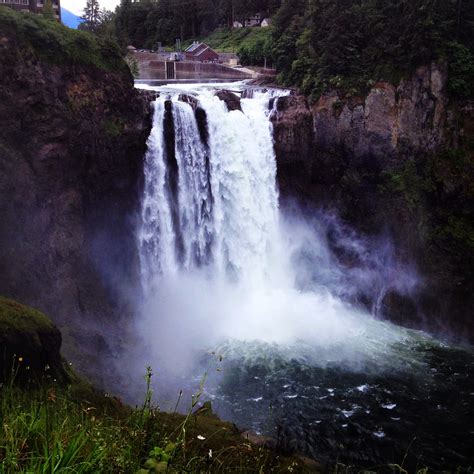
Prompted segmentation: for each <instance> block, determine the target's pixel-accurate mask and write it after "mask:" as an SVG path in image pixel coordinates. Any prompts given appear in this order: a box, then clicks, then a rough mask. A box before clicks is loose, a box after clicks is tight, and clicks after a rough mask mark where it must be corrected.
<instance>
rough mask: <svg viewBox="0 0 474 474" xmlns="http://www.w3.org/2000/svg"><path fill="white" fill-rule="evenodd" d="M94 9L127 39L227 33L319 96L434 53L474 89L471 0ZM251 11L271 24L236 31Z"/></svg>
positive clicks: (408, 67) (456, 90)
mask: <svg viewBox="0 0 474 474" xmlns="http://www.w3.org/2000/svg"><path fill="white" fill-rule="evenodd" d="M93 3H95V4H97V0H89V2H88V7H89V11H90V9H91V5H89V4H93ZM92 10H93V9H92ZM95 11H96V12H97V15H96V16H95V18H92V19H89V18H87V15H86V21H85V23H84V25H83V26H82V28H83V29H89V30H91V31H93V32H96V33H98V34H101V35H107V36H113V37H115V38H116V39H117V41H118V42H119V43H120V44H121V45H122V47H125V46H127V45H129V44H132V45H133V46H135V47H137V48H149V49H154V48H156V47H157V45H158V44H159V43H161V44H162V45H163V46H173V45H174V44H175V41H176V39H180V40H181V41H182V42H186V41H191V40H195V39H202V38H206V37H209V35H211V36H210V40H209V42H210V43H212V46H213V47H217V48H218V49H219V46H220V44H219V41H221V42H222V43H223V47H222V49H223V50H224V51H227V50H229V49H230V50H232V51H235V52H237V53H239V55H240V57H241V60H242V63H243V64H245V65H263V63H264V61H265V60H266V61H267V62H268V64H273V65H274V66H275V67H276V69H277V71H278V73H279V76H278V77H279V81H280V82H281V84H283V85H287V86H297V87H299V88H300V89H301V90H302V91H303V92H304V93H306V94H309V95H313V96H318V95H319V94H320V93H321V92H322V91H324V90H327V89H328V88H337V89H340V90H343V91H345V92H349V93H360V92H364V91H366V90H368V89H369V88H370V87H371V86H372V85H373V84H374V83H375V82H376V81H378V80H388V81H390V82H394V83H397V82H398V81H399V80H400V79H401V78H402V77H406V76H407V75H410V74H411V73H412V72H413V70H414V69H415V68H416V67H417V66H419V65H421V64H427V63H430V62H431V61H433V60H435V61H442V62H445V63H446V64H447V65H448V66H449V72H450V83H449V88H450V92H451V94H452V95H453V96H455V97H457V98H468V97H472V96H473V94H474V92H473V90H474V53H473V47H474V34H473V33H474V2H471V1H468V0H444V1H439V0H410V1H408V0H356V1H354V0H311V1H308V0H256V1H251V0H243V1H240V0H239V1H237V0H141V1H132V0H122V2H121V5H120V6H119V7H118V8H117V9H116V11H115V13H111V12H102V13H100V12H101V10H100V9H99V8H96V10H95ZM255 14H261V15H262V17H263V16H265V17H268V16H270V17H272V20H273V26H272V27H271V28H266V29H265V31H261V32H259V34H253V33H252V32H251V33H252V34H249V31H248V30H249V29H243V31H242V33H240V32H238V30H234V32H232V28H231V27H232V25H233V24H234V22H235V21H239V22H242V21H245V19H247V18H249V17H251V16H252V15H255ZM88 20H91V21H88ZM254 29H255V30H257V29H258V28H257V29H256V28H254ZM229 46H230V48H229Z"/></svg>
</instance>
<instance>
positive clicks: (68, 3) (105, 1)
mask: <svg viewBox="0 0 474 474" xmlns="http://www.w3.org/2000/svg"><path fill="white" fill-rule="evenodd" d="M119 3H120V0H99V4H100V6H101V8H106V9H107V10H112V11H113V10H115V7H116V6H117V5H118V4H119ZM61 6H62V7H63V8H65V9H66V10H69V11H70V12H72V13H74V14H75V15H79V16H81V15H82V12H83V10H84V7H85V6H86V0H61Z"/></svg>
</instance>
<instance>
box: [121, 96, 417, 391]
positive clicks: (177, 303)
mask: <svg viewBox="0 0 474 474" xmlns="http://www.w3.org/2000/svg"><path fill="white" fill-rule="evenodd" d="M188 90H189V89H188ZM191 92H192V89H191ZM278 94H281V91H279V92H278V93H277V94H276V95H278ZM196 95H197V98H198V100H199V105H200V107H202V108H203V110H204V111H205V113H206V117H207V127H208V133H209V144H208V145H206V144H203V143H202V142H201V141H200V140H201V139H200V135H199V131H198V127H197V124H196V120H195V117H194V111H193V109H192V108H191V106H190V105H189V104H185V103H183V102H180V101H179V100H178V95H177V94H176V95H175V94H172V93H170V94H169V95H166V96H165V97H162V98H160V99H158V100H157V102H156V104H155V118H154V128H153V131H152V134H151V136H150V140H149V151H148V154H147V157H146V160H145V191H144V193H145V194H144V199H143V209H142V224H141V226H140V228H139V229H138V232H137V240H138V245H139V249H140V261H141V279H142V293H143V294H142V297H141V298H139V302H138V303H137V317H136V320H135V322H134V325H133V329H134V331H135V333H136V337H137V339H136V341H139V342H138V344H137V345H136V346H135V347H130V348H129V351H128V352H127V354H126V360H124V361H121V367H122V369H123V368H124V367H126V372H127V373H134V374H137V373H138V374H140V373H143V371H144V367H145V366H151V367H153V369H154V370H155V371H157V373H158V374H160V375H159V377H158V379H159V380H160V381H161V384H163V385H165V386H166V390H164V389H162V392H161V393H163V391H166V392H167V394H168V396H170V394H172V393H173V391H174V392H175V393H178V391H179V390H181V389H184V388H186V386H189V384H190V383H191V384H192V383H195V384H196V383H197V380H198V378H199V376H201V375H203V373H204V371H206V370H208V369H207V368H206V367H205V364H204V365H203V363H202V362H203V360H207V362H209V361H211V366H213V365H214V366H213V367H211V370H214V369H216V367H217V366H218V364H217V363H214V362H213V358H212V357H210V358H209V354H211V355H212V354H214V355H215V354H219V357H221V358H224V359H225V358H227V359H231V358H236V357H240V356H245V357H247V358H248V357H254V358H255V359H258V358H259V357H260V358H261V357H266V356H268V354H269V353H274V354H276V355H277V356H278V357H279V358H283V359H286V360H291V359H294V358H295V357H296V358H299V359H301V360H305V361H306V363H310V364H312V365H314V366H319V367H324V366H326V365H328V364H340V365H341V366H344V367H349V368H350V369H351V370H359V371H361V370H367V366H368V365H371V367H372V368H373V366H374V360H377V363H376V365H377V367H378V368H379V370H386V369H388V368H390V367H393V364H397V357H398V356H397V355H396V354H400V349H399V345H400V344H403V343H404V342H405V341H406V340H410V339H411V338H413V337H419V336H418V335H414V334H413V333H412V332H410V331H408V330H405V329H403V328H399V327H397V326H395V325H393V324H390V323H387V322H384V321H382V319H383V312H382V311H381V301H382V300H383V297H384V295H385V294H386V292H387V291H388V290H390V289H391V290H396V291H397V292H399V293H400V294H404V295H414V294H415V293H416V290H417V287H418V285H419V284H420V281H419V278H418V277H417V274H416V270H415V269H414V268H412V267H411V266H410V265H402V264H400V262H399V261H398V259H397V256H396V255H395V252H394V248H393V245H392V244H391V241H390V238H389V236H387V235H383V234H381V235H378V236H373V237H371V238H368V237H361V236H359V235H357V233H356V232H354V231H353V230H351V229H350V228H348V227H347V226H345V225H343V224H342V223H341V222H340V220H339V219H338V217H337V216H336V215H334V214H330V213H327V212H323V211H320V210H317V209H305V210H302V209H301V208H300V207H299V206H298V205H297V204H296V203H295V202H285V203H280V199H279V195H278V190H277V186H276V164H275V157H274V152H273V141H272V140H273V139H272V128H271V123H270V120H269V117H270V114H271V113H274V112H273V110H272V109H271V108H269V107H268V102H269V100H270V99H271V98H272V93H271V92H270V93H266V94H262V93H261V94H253V96H252V98H249V99H242V109H243V112H241V111H233V112H228V111H227V108H226V105H225V103H224V102H223V101H221V100H219V99H218V98H217V97H215V96H214V95H213V93H212V91H207V90H204V91H203V90H199V92H198V93H196ZM165 100H168V101H171V103H172V117H171V116H170V114H167V112H166V110H165V106H164V102H165ZM166 120H173V122H174V130H175V133H176V137H175V144H174V146H175V148H174V149H173V150H172V151H171V152H170V150H169V144H168V143H167V142H166V139H165V135H164V133H163V129H164V127H165V126H166ZM172 160H176V165H173V163H172ZM174 166H177V168H178V170H179V171H178V175H177V180H178V183H179V188H178V192H176V190H173V187H172V186H170V185H169V183H168V179H170V176H171V175H170V173H171V172H172V169H173V167H174ZM395 346H396V347H397V350H396V351H395V349H394V350H392V349H391V348H392V347H395ZM270 348H271V350H270ZM399 359H400V360H399V364H403V363H404V361H403V357H402V358H399ZM196 377H197V378H196ZM190 380H191V381H192V380H194V381H195V382H189V381H190ZM215 383H218V382H215ZM159 385H160V384H159Z"/></svg>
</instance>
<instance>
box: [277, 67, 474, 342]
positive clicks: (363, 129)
mask: <svg viewBox="0 0 474 474" xmlns="http://www.w3.org/2000/svg"><path fill="white" fill-rule="evenodd" d="M445 86H446V73H445V71H444V70H443V68H440V67H438V66H436V65H431V66H429V67H428V66H427V67H421V68H419V69H418V70H417V72H416V74H415V75H414V76H413V77H412V78H411V79H409V80H404V81H402V82H401V83H400V84H399V86H398V87H395V86H393V85H391V84H388V83H379V84H375V85H374V87H373V88H372V89H371V91H370V93H369V94H368V95H367V96H366V97H350V98H347V97H345V98H340V97H339V96H338V94H337V93H335V92H334V93H329V94H326V95H323V96H322V97H321V98H320V99H319V100H318V101H317V102H315V103H310V102H309V100H308V99H307V98H305V97H303V96H298V95H291V96H288V97H285V98H281V99H279V101H278V103H277V113H276V114H274V116H273V123H274V135H275V148H276V154H277V161H278V179H279V183H280V189H281V192H282V196H283V198H285V197H292V198H294V197H296V198H298V199H299V200H301V201H303V202H304V203H305V204H307V203H309V204H310V205H316V206H317V207H320V208H323V209H328V210H331V211H335V212H337V213H338V214H339V215H340V216H341V217H342V219H343V220H344V221H345V222H347V223H349V224H350V225H351V226H353V227H355V228H356V229H357V230H359V231H360V232H363V233H365V234H368V235H377V234H380V233H387V234H388V235H390V237H391V238H392V239H393V240H394V242H395V246H396V251H397V258H398V259H399V260H400V261H402V262H407V263H413V264H415V265H416V267H417V271H418V273H419V275H420V283H421V286H420V291H419V293H418V295H417V297H416V299H415V301H406V300H405V299H404V298H403V297H402V296H401V295H396V294H393V293H390V292H389V293H388V294H387V296H386V298H385V299H384V301H383V305H382V306H383V308H382V309H383V312H384V313H385V315H386V317H389V318H390V319H393V320H395V321H397V322H401V323H402V324H406V325H409V326H415V327H420V326H423V327H426V326H427V327H428V328H430V329H431V330H433V331H436V332H445V331H446V330H453V331H454V332H455V333H456V334H457V335H458V336H461V337H467V338H468V339H472V337H473V336H472V335H473V329H474V328H473V322H472V318H471V312H472V307H473V298H472V294H473V288H472V282H471V280H472V279H471V278H469V273H470V272H469V269H468V268H467V264H466V263H465V262H466V261H467V260H465V262H464V263H463V262H460V260H462V254H463V252H461V254H460V255H458V256H457V257H455V256H453V254H452V252H451V251H449V250H447V249H446V248H443V245H440V243H439V242H436V239H431V238H429V234H430V232H431V233H433V232H432V231H433V228H434V223H433V222H431V221H432V220H433V219H432V215H433V214H434V213H435V211H436V212H437V211H439V209H438V208H439V207H440V206H442V205H444V206H445V207H446V209H445V210H446V212H447V213H449V212H450V210H451V209H450V206H455V204H449V202H450V200H449V199H446V196H447V195H448V194H449V189H448V188H449V187H453V185H450V184H449V183H448V185H446V183H444V185H445V186H444V188H441V189H437V190H436V192H432V195H435V196H436V199H435V200H433V202H426V201H417V200H415V199H414V198H412V202H411V201H410V199H409V198H411V197H412V196H411V194H410V193H413V195H415V192H418V191H420V190H417V189H410V185H408V186H406V187H407V188H408V189H404V190H403V191H402V190H393V189H387V183H388V182H389V181H390V176H392V175H393V176H395V175H396V173H400V171H399V170H400V169H403V167H405V166H407V165H406V163H409V162H413V163H415V162H416V163H417V164H416V166H418V167H419V166H420V163H421V166H425V164H426V160H428V161H429V160H433V159H434V158H433V157H435V156H436V155H437V154H438V153H441V152H442V151H443V150H446V149H457V148H459V146H460V143H462V142H467V141H469V140H466V138H467V135H469V134H470V136H472V131H470V128H469V127H471V125H470V124H472V116H473V114H472V111H471V109H470V108H469V107H465V108H464V111H460V110H459V107H456V106H454V105H451V104H450V103H449V100H448V97H447V94H446V89H445ZM471 128H472V127H471ZM416 186H418V183H417V182H414V184H413V187H416ZM419 186H420V187H421V186H422V184H420V185H419ZM438 187H439V186H438ZM421 191H423V190H421ZM421 191H420V192H421ZM406 195H408V198H407V196H406ZM471 197H472V196H471ZM458 199H459V196H458ZM461 199H462V195H461ZM440 203H441V204H440ZM464 253H465V254H466V257H467V255H468V254H469V248H468V247H466V248H465V250H464ZM471 270H472V268H471Z"/></svg>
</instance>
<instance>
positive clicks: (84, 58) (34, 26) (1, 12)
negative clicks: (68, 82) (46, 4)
mask: <svg viewBox="0 0 474 474" xmlns="http://www.w3.org/2000/svg"><path fill="white" fill-rule="evenodd" d="M0 31H1V34H2V36H5V35H6V36H7V37H9V38H10V41H12V42H14V43H16V44H18V45H20V47H24V48H26V49H28V50H30V51H31V52H33V53H34V54H35V55H36V56H37V57H39V58H41V59H43V60H46V61H48V62H50V63H53V64H77V65H86V66H93V67H95V68H97V69H101V70H106V71H121V72H128V66H127V65H126V63H125V61H124V60H123V58H122V56H121V52H120V49H119V47H118V46H117V44H116V43H114V42H113V41H111V40H110V39H101V38H97V37H95V36H94V35H92V34H90V33H88V32H85V31H79V30H73V29H70V28H67V27H66V26H64V25H62V24H60V23H58V22H56V21H50V20H48V19H47V18H45V17H43V16H42V15H35V14H33V13H29V12H16V11H14V10H12V9H10V8H0Z"/></svg>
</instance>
